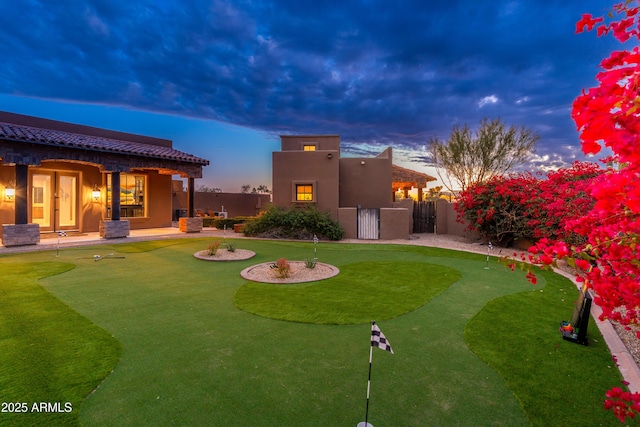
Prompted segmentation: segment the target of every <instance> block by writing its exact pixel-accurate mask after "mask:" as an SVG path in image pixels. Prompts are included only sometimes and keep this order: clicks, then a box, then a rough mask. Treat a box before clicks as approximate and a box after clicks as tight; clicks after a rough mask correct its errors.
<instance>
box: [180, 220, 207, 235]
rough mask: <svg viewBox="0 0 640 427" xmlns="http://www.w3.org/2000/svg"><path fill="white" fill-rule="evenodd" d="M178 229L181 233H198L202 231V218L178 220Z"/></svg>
mask: <svg viewBox="0 0 640 427" xmlns="http://www.w3.org/2000/svg"><path fill="white" fill-rule="evenodd" d="M178 228H179V229H180V231H182V232H183V233H199V232H201V231H202V218H200V217H189V218H180V219H178Z"/></svg>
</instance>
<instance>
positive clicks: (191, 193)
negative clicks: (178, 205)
mask: <svg viewBox="0 0 640 427" xmlns="http://www.w3.org/2000/svg"><path fill="white" fill-rule="evenodd" d="M188 182H189V183H188V186H187V216H188V217H189V218H192V217H194V216H195V209H194V207H193V199H194V196H195V189H194V187H195V185H194V182H195V180H194V178H189V180H188Z"/></svg>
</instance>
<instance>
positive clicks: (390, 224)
mask: <svg viewBox="0 0 640 427" xmlns="http://www.w3.org/2000/svg"><path fill="white" fill-rule="evenodd" d="M394 239H409V211H408V210H407V209H406V208H381V209H380V240H394Z"/></svg>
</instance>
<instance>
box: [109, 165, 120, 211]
mask: <svg viewBox="0 0 640 427" xmlns="http://www.w3.org/2000/svg"><path fill="white" fill-rule="evenodd" d="M111 219H112V220H113V221H120V172H112V173H111Z"/></svg>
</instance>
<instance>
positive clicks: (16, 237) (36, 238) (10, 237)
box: [2, 224, 40, 246]
mask: <svg viewBox="0 0 640 427" xmlns="http://www.w3.org/2000/svg"><path fill="white" fill-rule="evenodd" d="M37 243H40V225H39V224H3V225H2V244H3V245H4V246H24V245H35V244H37Z"/></svg>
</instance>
